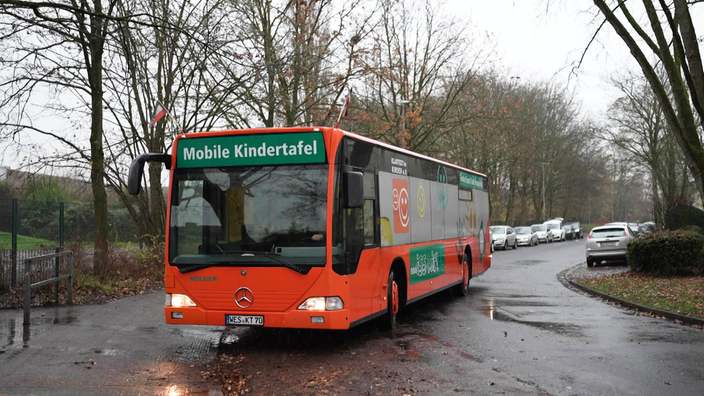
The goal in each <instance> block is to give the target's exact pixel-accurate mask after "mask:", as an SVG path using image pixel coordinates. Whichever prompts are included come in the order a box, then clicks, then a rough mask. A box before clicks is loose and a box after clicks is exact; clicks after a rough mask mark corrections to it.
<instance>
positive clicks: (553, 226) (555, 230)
mask: <svg viewBox="0 0 704 396" xmlns="http://www.w3.org/2000/svg"><path fill="white" fill-rule="evenodd" d="M543 224H545V225H546V226H547V227H548V229H549V230H550V231H552V240H553V241H558V242H562V241H564V240H565V229H564V228H562V222H560V221H557V220H550V221H546V222H545V223H543Z"/></svg>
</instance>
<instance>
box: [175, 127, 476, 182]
mask: <svg viewBox="0 0 704 396" xmlns="http://www.w3.org/2000/svg"><path fill="white" fill-rule="evenodd" d="M318 131H320V132H327V133H331V132H332V131H339V132H341V133H342V134H344V135H345V136H349V137H352V138H354V139H359V140H363V141H366V142H369V143H372V144H375V145H377V146H381V147H384V148H387V149H389V150H394V151H397V152H400V153H403V154H406V155H410V156H413V157H417V158H422V159H426V160H429V161H433V162H436V163H439V164H443V165H445V166H449V167H452V168H455V169H459V170H462V171H464V172H469V173H473V174H475V175H477V176H482V177H487V176H486V175H485V174H483V173H481V172H477V171H473V170H471V169H467V168H463V167H461V166H459V165H455V164H451V163H449V162H446V161H443V160H440V159H437V158H433V157H429V156H427V155H423V154H419V153H416V152H414V151H411V150H407V149H404V148H401V147H397V146H394V145H392V144H388V143H384V142H382V141H379V140H376V139H372V138H369V137H366V136H362V135H359V134H356V133H353V132H347V131H344V130H342V129H339V128H338V129H335V128H332V127H316V126H309V127H271V128H268V127H265V128H250V129H229V130H223V131H210V132H195V133H182V134H180V135H178V136H177V137H176V138H177V139H182V138H189V137H200V136H203V135H207V136H222V135H229V134H231V133H232V132H244V133H278V132H318Z"/></svg>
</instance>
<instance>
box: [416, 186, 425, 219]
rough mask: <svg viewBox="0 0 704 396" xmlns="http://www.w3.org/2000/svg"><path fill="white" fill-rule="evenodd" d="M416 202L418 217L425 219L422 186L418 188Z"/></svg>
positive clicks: (423, 189)
mask: <svg viewBox="0 0 704 396" xmlns="http://www.w3.org/2000/svg"><path fill="white" fill-rule="evenodd" d="M416 200H417V201H418V215H419V216H420V217H425V188H423V186H422V185H420V186H418V193H417V194H416Z"/></svg>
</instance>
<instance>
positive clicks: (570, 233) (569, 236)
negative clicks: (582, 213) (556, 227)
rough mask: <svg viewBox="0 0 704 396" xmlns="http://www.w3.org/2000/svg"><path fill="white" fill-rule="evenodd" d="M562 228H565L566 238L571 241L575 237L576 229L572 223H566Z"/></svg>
mask: <svg viewBox="0 0 704 396" xmlns="http://www.w3.org/2000/svg"><path fill="white" fill-rule="evenodd" d="M562 228H563V229H564V230H565V239H569V240H570V241H571V240H574V239H575V238H574V230H573V229H572V226H571V225H569V224H565V225H564V226H562Z"/></svg>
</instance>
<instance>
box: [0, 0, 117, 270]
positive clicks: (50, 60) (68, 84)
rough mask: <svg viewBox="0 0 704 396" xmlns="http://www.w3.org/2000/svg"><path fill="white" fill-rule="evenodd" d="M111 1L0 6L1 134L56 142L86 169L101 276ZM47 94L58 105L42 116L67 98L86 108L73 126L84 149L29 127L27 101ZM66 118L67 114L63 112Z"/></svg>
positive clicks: (5, 2) (12, 1)
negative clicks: (83, 136) (83, 138)
mask: <svg viewBox="0 0 704 396" xmlns="http://www.w3.org/2000/svg"><path fill="white" fill-rule="evenodd" d="M116 6H117V0H108V1H105V2H103V1H101V0H93V1H84V2H74V1H68V0H65V1H56V2H51V3H36V2H31V1H16V0H2V1H0V17H1V18H2V21H3V23H4V24H3V27H2V36H0V38H1V39H2V42H3V45H4V46H5V48H4V50H5V51H8V50H9V51H12V52H9V54H10V55H9V56H8V57H6V58H3V60H2V65H3V66H5V67H8V65H9V67H10V68H11V69H12V70H13V73H12V75H11V76H9V78H7V79H5V80H4V81H3V82H2V85H1V87H2V97H1V98H0V108H2V109H3V117H4V120H3V135H5V136H10V137H16V136H17V135H18V134H20V133H22V132H24V131H26V130H30V131H34V132H36V133H39V134H40V135H43V136H45V138H52V139H57V140H59V141H61V142H62V143H63V144H65V145H67V146H69V147H72V149H73V150H74V152H75V153H76V154H77V155H78V156H79V157H81V158H82V159H83V160H84V161H86V162H87V163H89V164H90V179H91V184H92V190H93V207H94V210H95V265H96V270H97V271H98V272H99V273H102V269H103V267H104V266H105V265H106V261H107V235H108V216H107V194H106V191H105V182H104V177H105V164H104V158H105V157H104V151H103V118H104V117H103V98H104V85H103V56H104V52H105V46H106V38H107V37H108V36H109V34H110V29H113V28H114V21H115V20H117V19H120V18H121V16H119V15H118V11H117V7H116ZM47 93H49V94H55V95H56V97H55V98H56V99H58V102H61V101H62V100H63V101H64V103H56V102H54V103H48V104H46V107H48V108H49V109H52V108H54V109H61V108H63V109H66V107H65V106H66V103H65V101H66V98H64V97H62V95H64V94H65V93H68V94H70V95H72V96H73V97H75V98H76V100H77V101H78V102H79V104H80V105H79V106H78V107H81V106H85V107H87V108H90V122H89V123H88V125H86V124H85V123H83V122H82V120H81V121H79V124H77V125H75V127H76V128H77V129H79V130H80V129H82V128H86V129H87V130H88V131H89V134H90V137H89V144H88V145H87V147H86V146H83V145H82V144H81V142H80V140H79V141H76V139H75V138H74V139H72V138H71V135H70V134H69V135H68V136H66V135H62V134H60V133H57V132H56V131H55V130H53V128H52V126H50V125H48V126H47V125H40V124H39V123H37V122H36V121H33V120H32V117H33V116H36V114H32V112H31V110H30V109H29V107H28V104H29V103H30V100H31V99H33V98H32V96H33V95H35V94H39V95H43V94H47ZM69 111H70V109H69Z"/></svg>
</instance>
